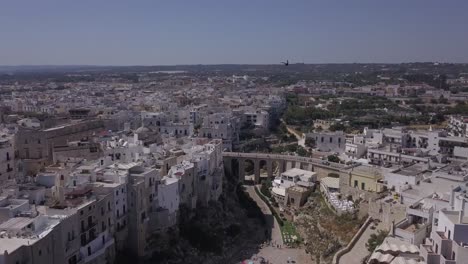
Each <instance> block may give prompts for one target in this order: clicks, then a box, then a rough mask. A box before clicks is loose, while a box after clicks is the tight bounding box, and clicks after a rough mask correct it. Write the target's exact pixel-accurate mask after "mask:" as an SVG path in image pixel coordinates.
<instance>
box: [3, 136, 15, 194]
mask: <svg viewBox="0 0 468 264" xmlns="http://www.w3.org/2000/svg"><path fill="white" fill-rule="evenodd" d="M14 142H15V141H14V139H13V136H11V135H7V134H0V186H3V185H4V184H5V183H7V182H9V181H13V180H14V179H15V176H16V173H17V171H16V160H15V145H14Z"/></svg>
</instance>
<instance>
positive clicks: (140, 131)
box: [135, 126, 151, 134]
mask: <svg viewBox="0 0 468 264" xmlns="http://www.w3.org/2000/svg"><path fill="white" fill-rule="evenodd" d="M148 132H151V130H150V129H149V128H147V127H144V126H141V127H139V128H138V129H137V130H136V131H135V133H137V134H144V133H148Z"/></svg>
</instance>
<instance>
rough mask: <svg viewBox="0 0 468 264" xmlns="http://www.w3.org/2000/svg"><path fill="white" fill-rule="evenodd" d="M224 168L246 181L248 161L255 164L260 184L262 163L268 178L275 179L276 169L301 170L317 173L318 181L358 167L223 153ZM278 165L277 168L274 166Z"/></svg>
mask: <svg viewBox="0 0 468 264" xmlns="http://www.w3.org/2000/svg"><path fill="white" fill-rule="evenodd" d="M223 158H224V168H225V170H226V171H227V172H228V173H229V174H230V175H238V176H239V181H243V180H244V179H245V166H246V162H247V161H251V162H252V163H253V168H254V169H253V171H254V176H255V182H256V183H259V182H260V168H261V163H262V164H264V166H265V167H266V171H267V176H268V178H273V177H274V176H275V175H274V171H273V170H274V167H276V171H277V174H278V175H279V174H280V173H282V172H284V171H286V170H288V169H291V168H299V169H303V170H308V171H315V172H317V177H318V179H321V178H323V177H326V176H328V174H329V173H332V172H333V173H337V174H338V175H341V174H342V173H346V172H347V171H348V170H349V169H351V168H352V167H354V166H356V165H349V166H348V165H344V164H341V163H334V162H328V161H324V160H321V159H315V158H307V157H299V156H292V155H279V154H271V153H242V152H223ZM274 165H276V166H274Z"/></svg>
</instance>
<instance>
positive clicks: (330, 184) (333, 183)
mask: <svg viewBox="0 0 468 264" xmlns="http://www.w3.org/2000/svg"><path fill="white" fill-rule="evenodd" d="M320 182H321V183H322V184H323V185H325V187H327V188H333V189H339V188H340V179H339V178H333V177H325V178H323V179H322V180H321V181H320Z"/></svg>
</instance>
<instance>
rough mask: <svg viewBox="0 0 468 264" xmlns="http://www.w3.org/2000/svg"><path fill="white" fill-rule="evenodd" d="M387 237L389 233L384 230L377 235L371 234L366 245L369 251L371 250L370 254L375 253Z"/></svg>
mask: <svg viewBox="0 0 468 264" xmlns="http://www.w3.org/2000/svg"><path fill="white" fill-rule="evenodd" d="M387 235H388V234H387V232H386V231H384V230H379V231H377V234H371V236H370V238H369V240H367V243H366V248H367V250H369V252H374V250H375V249H376V248H377V247H378V246H380V245H381V244H382V243H383V241H384V240H385V238H386V237H387Z"/></svg>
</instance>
